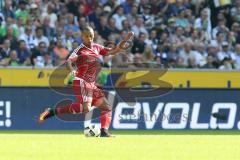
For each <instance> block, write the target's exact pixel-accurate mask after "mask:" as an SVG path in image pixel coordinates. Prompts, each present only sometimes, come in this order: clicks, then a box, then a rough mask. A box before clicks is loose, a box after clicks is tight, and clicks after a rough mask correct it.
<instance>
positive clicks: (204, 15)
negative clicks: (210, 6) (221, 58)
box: [194, 9, 212, 38]
mask: <svg viewBox="0 0 240 160" xmlns="http://www.w3.org/2000/svg"><path fill="white" fill-rule="evenodd" d="M194 28H195V29H197V30H202V31H204V32H205V33H207V36H208V37H209V38H211V34H212V33H211V32H212V24H211V21H210V16H209V12H208V10H206V9H205V10H202V12H201V16H200V17H199V18H197V19H196V20H195V23H194Z"/></svg>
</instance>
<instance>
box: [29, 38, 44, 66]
mask: <svg viewBox="0 0 240 160" xmlns="http://www.w3.org/2000/svg"><path fill="white" fill-rule="evenodd" d="M46 51H47V45H46V43H45V42H43V41H41V42H39V44H38V47H36V48H34V49H33V50H32V56H31V63H32V65H33V66H35V67H44V66H45V60H44V56H45V55H46V54H47V52H46Z"/></svg>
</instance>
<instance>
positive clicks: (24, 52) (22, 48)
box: [17, 40, 31, 66]
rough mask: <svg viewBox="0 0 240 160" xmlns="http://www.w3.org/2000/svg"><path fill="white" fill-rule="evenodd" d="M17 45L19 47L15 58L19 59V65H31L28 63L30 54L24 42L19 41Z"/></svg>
mask: <svg viewBox="0 0 240 160" xmlns="http://www.w3.org/2000/svg"><path fill="white" fill-rule="evenodd" d="M18 44H19V45H18V48H17V56H18V58H19V63H20V64H24V65H26V66H29V65H30V64H31V62H30V56H31V53H30V51H29V50H28V48H27V45H26V42H25V41H24V40H20V41H19V42H18Z"/></svg>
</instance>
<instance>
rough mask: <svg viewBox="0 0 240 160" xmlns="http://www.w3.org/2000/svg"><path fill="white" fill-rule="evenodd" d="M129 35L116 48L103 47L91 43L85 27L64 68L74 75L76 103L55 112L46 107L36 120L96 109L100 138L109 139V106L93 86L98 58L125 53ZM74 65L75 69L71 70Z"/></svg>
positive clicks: (94, 85)
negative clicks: (99, 112)
mask: <svg viewBox="0 0 240 160" xmlns="http://www.w3.org/2000/svg"><path fill="white" fill-rule="evenodd" d="M133 35H134V33H133V32H129V33H128V34H127V35H126V36H125V37H124V39H123V41H121V42H120V43H119V44H118V45H117V46H116V47H115V48H106V47H104V46H102V45H99V44H96V43H93V39H94V31H93V29H92V28H91V27H90V26H87V27H85V28H84V29H83V31H82V41H83V43H82V44H81V45H80V46H79V47H78V48H76V49H75V50H74V51H73V53H72V54H71V55H70V57H69V58H68V60H67V66H68V68H69V69H70V70H71V74H73V75H74V76H75V79H74V81H73V91H74V94H75V96H76V98H77V102H76V103H72V104H70V105H67V106H63V107H58V108H56V109H51V108H47V109H46V110H45V111H44V112H43V113H42V114H40V116H39V119H38V121H39V122H40V123H42V122H44V121H45V120H46V119H47V118H50V117H53V116H54V115H59V114H81V113H87V112H89V111H90V110H91V108H92V106H95V107H97V108H99V109H100V110H101V116H100V122H101V135H100V136H101V137H111V134H110V133H109V132H108V128H109V126H110V123H111V117H112V107H111V106H110V105H109V104H108V102H107V99H106V98H105V96H104V94H103V92H102V90H101V89H99V88H98V87H97V86H96V78H97V75H98V73H99V71H100V70H101V63H100V58H101V57H102V56H107V55H115V54H117V53H120V52H122V51H123V50H124V46H125V45H126V42H127V41H129V40H130V39H131V38H132V37H133ZM72 64H75V66H76V67H77V69H76V70H75V68H74V67H73V65H72Z"/></svg>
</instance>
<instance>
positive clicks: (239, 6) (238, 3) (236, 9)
mask: <svg viewBox="0 0 240 160" xmlns="http://www.w3.org/2000/svg"><path fill="white" fill-rule="evenodd" d="M234 4H235V5H233V8H231V16H232V19H233V21H235V22H239V23H240V0H235V3H234Z"/></svg>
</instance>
